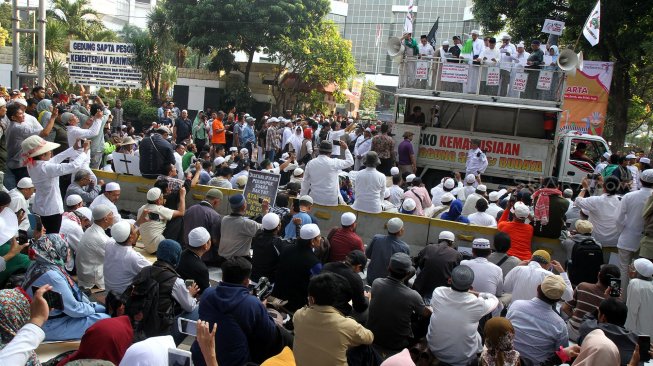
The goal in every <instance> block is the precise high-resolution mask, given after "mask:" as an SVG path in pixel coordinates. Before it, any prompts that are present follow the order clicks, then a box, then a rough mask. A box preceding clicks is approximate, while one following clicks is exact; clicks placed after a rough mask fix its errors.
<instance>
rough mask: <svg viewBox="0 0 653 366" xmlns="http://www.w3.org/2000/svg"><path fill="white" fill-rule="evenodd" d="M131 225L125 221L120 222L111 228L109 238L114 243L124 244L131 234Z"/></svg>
mask: <svg viewBox="0 0 653 366" xmlns="http://www.w3.org/2000/svg"><path fill="white" fill-rule="evenodd" d="M131 230H132V225H131V224H130V223H129V222H127V221H126V220H120V221H118V222H117V223H115V224H113V226H111V237H112V238H113V239H114V240H115V241H116V243H124V242H126V241H127V239H128V238H129V234H131Z"/></svg>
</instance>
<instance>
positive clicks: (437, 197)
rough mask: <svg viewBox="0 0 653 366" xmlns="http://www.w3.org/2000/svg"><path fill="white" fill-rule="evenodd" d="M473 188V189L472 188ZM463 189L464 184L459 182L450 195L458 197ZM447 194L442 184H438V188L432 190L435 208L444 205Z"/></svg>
mask: <svg viewBox="0 0 653 366" xmlns="http://www.w3.org/2000/svg"><path fill="white" fill-rule="evenodd" d="M472 188H473V187H472ZM462 189H463V182H458V183H457V185H456V186H455V187H454V189H452V190H451V191H450V192H449V193H451V194H453V195H454V197H456V196H457V195H458V192H460V191H461V190H462ZM445 193H447V192H446V191H445V190H444V186H443V185H442V183H440V184H438V185H437V186H435V187H433V188H431V197H432V198H431V202H432V203H433V206H440V205H442V196H444V194H445Z"/></svg>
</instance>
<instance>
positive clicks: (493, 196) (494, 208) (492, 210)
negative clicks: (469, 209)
mask: <svg viewBox="0 0 653 366" xmlns="http://www.w3.org/2000/svg"><path fill="white" fill-rule="evenodd" d="M499 198H501V193H499V192H497V191H494V192H490V195H489V199H490V204H489V205H488V207H487V210H485V213H486V214H488V215H490V216H492V217H494V218H495V219H497V215H498V214H499V212H502V211H503V209H502V208H501V206H499V205H498V202H499Z"/></svg>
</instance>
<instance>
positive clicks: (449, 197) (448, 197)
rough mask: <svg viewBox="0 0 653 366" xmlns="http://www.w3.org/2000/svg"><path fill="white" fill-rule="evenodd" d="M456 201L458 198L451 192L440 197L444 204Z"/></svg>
mask: <svg viewBox="0 0 653 366" xmlns="http://www.w3.org/2000/svg"><path fill="white" fill-rule="evenodd" d="M454 199H456V197H454V196H453V194H451V193H450V192H447V193H445V194H443V195H442V197H440V202H442V203H448V202H451V201H453V200H454Z"/></svg>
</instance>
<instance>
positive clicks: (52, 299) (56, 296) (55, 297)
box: [32, 286, 63, 310]
mask: <svg viewBox="0 0 653 366" xmlns="http://www.w3.org/2000/svg"><path fill="white" fill-rule="evenodd" d="M38 290H39V288H38V287H36V286H32V293H34V294H36V291H38ZM43 298H44V299H45V301H46V302H47V303H48V307H50V309H57V310H63V297H61V294H60V293H58V292H56V291H52V290H50V291H48V292H46V293H44V294H43Z"/></svg>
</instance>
